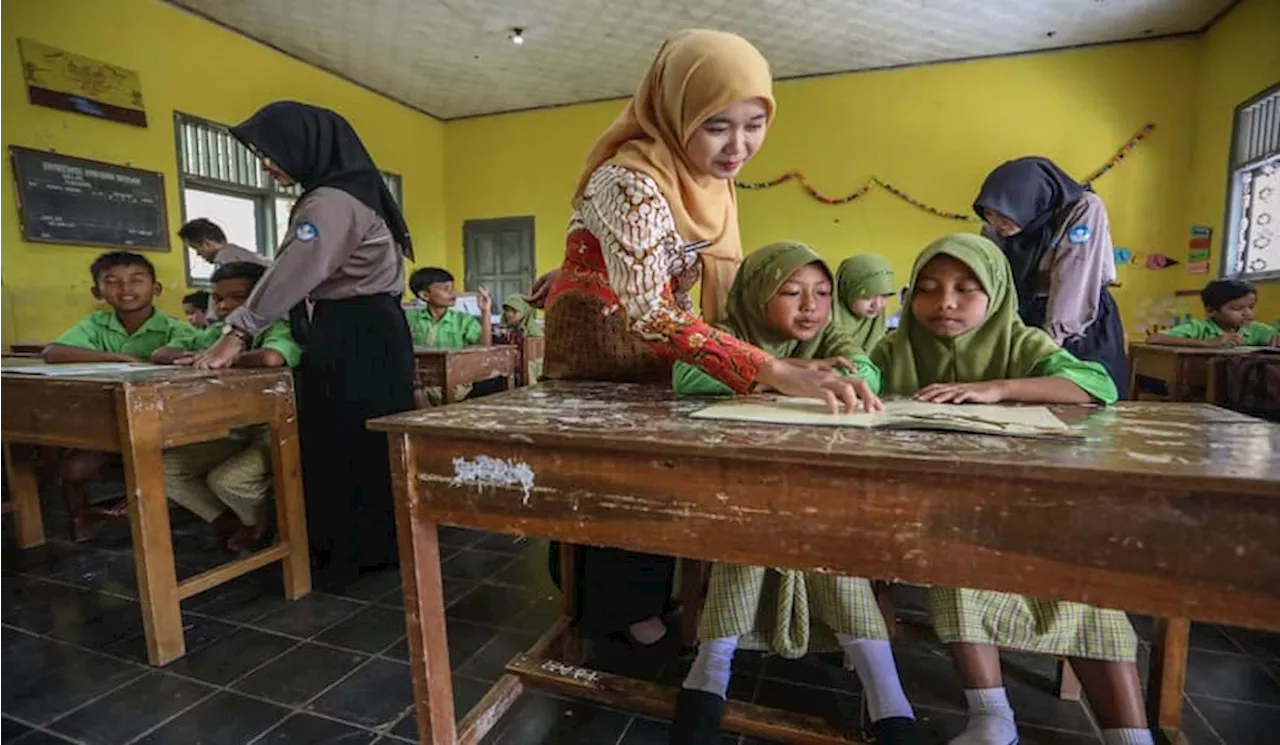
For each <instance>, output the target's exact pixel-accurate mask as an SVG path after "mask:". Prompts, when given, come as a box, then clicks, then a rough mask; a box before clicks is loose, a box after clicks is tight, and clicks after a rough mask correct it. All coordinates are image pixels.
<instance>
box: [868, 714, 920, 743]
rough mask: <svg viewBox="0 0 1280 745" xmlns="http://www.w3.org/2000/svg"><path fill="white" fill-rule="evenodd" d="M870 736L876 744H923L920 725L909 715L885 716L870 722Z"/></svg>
mask: <svg viewBox="0 0 1280 745" xmlns="http://www.w3.org/2000/svg"><path fill="white" fill-rule="evenodd" d="M871 736H872V738H873V739H874V740H875V742H876V743H878V745H924V735H923V734H921V732H920V725H919V724H917V723H916V720H914V719H912V718H910V717H885V718H884V719H881V720H879V721H876V722H872V723H871Z"/></svg>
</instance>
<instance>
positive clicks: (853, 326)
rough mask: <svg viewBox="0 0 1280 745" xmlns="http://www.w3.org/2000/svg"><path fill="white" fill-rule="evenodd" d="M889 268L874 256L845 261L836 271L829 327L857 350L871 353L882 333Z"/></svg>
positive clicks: (888, 294) (890, 288) (890, 294)
mask: <svg viewBox="0 0 1280 745" xmlns="http://www.w3.org/2000/svg"><path fill="white" fill-rule="evenodd" d="M894 291H895V286H894V284H893V267H892V266H891V265H890V264H889V260H888V259H886V258H884V257H883V256H879V255H877V254H863V255H861V256H853V257H850V258H848V259H845V260H844V261H843V262H841V263H840V268H839V269H838V270H837V271H836V298H837V300H838V301H839V302H837V303H835V307H834V308H832V325H833V326H835V327H836V328H838V329H840V330H842V331H844V332H845V333H847V334H849V336H850V338H852V339H853V343H854V344H857V345H858V347H859V348H861V349H865V350H868V351H869V350H871V349H873V348H875V346H876V342H878V341H880V339H881V338H883V337H884V334H885V308H886V307H887V306H888V303H889V300H891V299H892V298H893V293H894Z"/></svg>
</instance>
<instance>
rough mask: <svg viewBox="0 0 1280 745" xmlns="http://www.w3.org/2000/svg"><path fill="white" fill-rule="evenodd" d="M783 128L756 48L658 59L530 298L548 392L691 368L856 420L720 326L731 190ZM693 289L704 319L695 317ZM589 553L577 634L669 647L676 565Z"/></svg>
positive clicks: (684, 44)
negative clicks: (668, 612) (537, 315)
mask: <svg viewBox="0 0 1280 745" xmlns="http://www.w3.org/2000/svg"><path fill="white" fill-rule="evenodd" d="M773 114H774V101H773V79H772V74H771V72H770V70H769V63H768V62H766V61H765V59H764V57H763V56H762V55H761V54H760V52H759V51H757V50H756V48H755V47H753V46H752V45H751V44H750V42H748V41H746V40H745V39H743V38H741V37H739V36H735V35H733V34H727V33H721V32H717V31H682V32H679V33H677V34H675V35H673V36H671V37H669V38H668V39H667V40H666V41H665V42H664V43H663V44H662V47H661V48H660V49H659V50H658V54H657V56H656V57H655V58H654V60H653V63H652V64H651V65H650V67H649V70H648V72H647V73H646V74H645V77H644V79H643V80H642V81H641V83H640V86H639V88H638V89H637V90H636V93H635V95H634V96H632V98H631V100H630V101H629V102H628V103H627V105H626V107H625V108H624V109H623V111H622V113H621V114H620V115H619V116H618V118H617V119H616V120H615V121H614V123H613V124H612V125H610V127H609V128H608V129H606V130H605V132H604V133H603V134H602V135H601V137H600V139H599V140H598V141H597V142H596V144H595V145H594V147H593V148H592V150H591V153H590V155H589V156H588V157H587V162H586V165H585V167H584V168H583V170H582V175H581V177H580V178H579V181H578V185H577V188H576V189H575V191H574V195H573V207H574V212H573V216H572V218H571V221H570V224H569V229H568V236H567V239H566V244H565V258H564V263H563V264H562V265H561V268H560V270H559V271H558V272H556V273H553V275H552V276H551V277H550V278H547V277H544V278H543V279H541V280H539V285H543V286H544V287H539V286H535V291H534V297H535V298H537V296H539V295H540V294H542V293H543V292H545V293H546V296H545V305H546V311H547V312H546V339H547V342H546V355H545V358H544V360H545V361H544V367H543V377H545V378H550V379H566V380H597V381H617V382H641V383H659V384H662V385H666V386H669V385H670V384H671V370H672V366H673V365H674V364H675V362H676V361H683V362H686V363H688V364H690V365H693V366H694V367H697V368H699V369H701V370H702V371H703V372H706V373H707V374H709V375H711V376H712V377H714V378H716V379H717V380H719V381H720V382H722V383H724V384H725V385H727V386H728V387H730V388H731V389H733V390H735V391H738V392H741V393H745V392H748V391H751V390H754V389H756V388H758V387H768V388H772V389H775V390H779V391H782V392H783V393H788V394H791V395H797V396H807V397H812V398H819V399H825V400H826V401H828V403H829V404H830V405H831V406H832V408H833V409H835V408H836V407H837V406H839V405H841V404H843V405H845V406H847V407H848V408H850V409H852V408H854V407H855V406H856V404H857V397H856V395H855V392H854V387H853V384H852V383H850V382H849V380H848V379H846V378H844V377H842V376H840V375H838V374H836V373H834V372H832V371H830V370H822V369H820V366H812V365H810V366H806V365H803V364H801V363H797V362H793V361H787V360H779V359H775V358H773V357H771V356H770V355H768V354H766V353H765V352H763V351H762V350H760V349H759V348H757V347H755V346H753V345H751V344H748V343H746V342H744V341H741V340H739V339H736V338H734V337H733V336H731V335H730V334H728V333H726V332H724V331H721V330H719V329H716V328H715V327H714V326H713V324H715V323H716V322H718V321H721V320H723V316H724V305H725V299H726V297H727V295H728V292H729V287H730V285H731V284H732V283H733V278H734V276H735V275H736V273H737V270H738V265H739V264H740V263H741V261H742V241H741V239H740V237H739V235H738V201H737V195H736V193H735V191H734V185H733V179H734V177H735V176H736V175H737V174H738V172H739V171H740V170H741V169H742V167H743V166H744V165H746V163H747V161H749V160H750V159H751V157H752V156H753V155H755V153H756V151H757V150H758V149H759V148H760V146H761V144H762V143H763V142H764V138H765V133H766V131H767V130H768V128H769V124H770V122H771V121H772V120H773ZM699 282H701V297H700V305H701V317H699V316H698V315H696V314H695V313H694V304H693V302H692V291H693V289H694V287H695V285H697V284H698V283H699ZM548 284H549V289H546V287H545V286H546V285H548ZM582 553H583V559H582V561H581V562H580V564H579V567H578V571H579V582H578V583H577V587H578V588H581V589H580V590H579V592H580V593H581V596H580V597H579V601H580V602H579V608H580V617H579V619H578V627H579V629H580V630H581V631H583V632H585V633H587V634H601V633H620V634H623V635H624V636H626V637H628V638H629V640H630V641H632V642H640V643H641V644H647V643H653V642H655V641H656V640H657V639H658V638H661V636H662V634H663V626H662V625H661V623H660V621H659V619H658V618H657V616H659V615H660V614H661V612H662V609H663V602H664V601H665V600H666V598H667V597H668V593H669V591H670V581H671V574H672V568H673V560H672V559H670V558H668V557H657V556H647V555H643V554H635V553H630V552H623V551H613V550H606V549H584V550H583V552H582Z"/></svg>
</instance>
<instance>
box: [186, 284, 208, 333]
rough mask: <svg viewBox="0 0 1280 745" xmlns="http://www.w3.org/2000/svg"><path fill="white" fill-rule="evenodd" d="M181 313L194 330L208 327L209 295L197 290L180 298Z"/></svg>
mask: <svg viewBox="0 0 1280 745" xmlns="http://www.w3.org/2000/svg"><path fill="white" fill-rule="evenodd" d="M182 313H183V315H185V316H186V317H187V323H189V324H191V327H192V328H194V329H205V328H208V327H209V320H210V319H209V293H207V292H205V291H204V290H197V291H195V292H193V293H191V294H190V295H184V296H183V298H182Z"/></svg>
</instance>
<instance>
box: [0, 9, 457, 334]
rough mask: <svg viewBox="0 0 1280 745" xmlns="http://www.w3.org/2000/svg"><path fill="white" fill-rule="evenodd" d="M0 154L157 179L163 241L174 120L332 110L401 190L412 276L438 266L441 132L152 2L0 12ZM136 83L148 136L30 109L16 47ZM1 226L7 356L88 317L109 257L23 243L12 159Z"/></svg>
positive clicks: (163, 262)
mask: <svg viewBox="0 0 1280 745" xmlns="http://www.w3.org/2000/svg"><path fill="white" fill-rule="evenodd" d="M3 21H4V31H3V40H2V41H0V45H2V46H3V50H2V51H0V54H3V57H2V58H0V59H2V60H3V78H4V82H3V104H4V132H3V137H4V144H5V146H6V147H7V146H9V145H23V146H26V147H31V148H38V149H48V148H53V149H56V150H57V151H59V152H62V153H66V154H68V155H75V156H80V157H86V158H93V159H97V160H103V161H108V162H112V163H122V164H127V165H132V166H136V167H138V168H145V169H149V170H155V171H161V172H163V173H164V174H165V187H166V200H167V202H168V207H169V227H170V229H171V232H173V233H176V231H177V229H178V227H179V225H180V220H181V202H180V195H179V193H178V181H177V155H176V153H175V151H174V133H173V112H174V110H175V109H176V110H178V111H182V112H184V113H188V114H193V115H196V116H200V117H203V118H205V119H210V120H213V121H217V122H223V123H228V124H235V123H237V122H239V121H241V120H243V119H244V118H246V117H247V116H249V115H250V114H252V113H253V112H254V110H256V109H257V108H258V107H259V106H261V105H262V104H265V103H268V102H270V101H273V100H277V99H284V98H288V99H294V100H299V101H305V102H308V103H314V104H317V105H320V106H326V107H329V108H332V109H335V110H337V111H339V112H341V113H342V114H343V115H345V116H346V117H347V118H348V119H349V120H350V121H351V123H352V124H353V125H354V126H355V128H356V130H357V131H359V132H360V135H361V138H362V139H363V140H364V142H365V145H366V146H367V147H368V148H369V151H370V153H372V155H373V157H374V160H375V161H376V162H377V163H378V165H379V166H380V167H382V168H384V169H387V170H390V171H395V172H397V173H399V174H401V175H402V176H403V186H404V202H405V213H406V217H407V218H408V222H409V225H410V228H411V229H412V230H413V232H414V236H415V244H416V247H417V254H418V257H419V258H418V262H419V263H422V264H425V263H434V262H439V261H441V260H443V256H444V250H443V244H444V240H443V239H444V199H443V188H444V180H443V178H444V177H443V173H444V171H443V163H442V160H441V157H440V156H441V149H442V144H443V143H442V140H443V130H444V127H443V124H441V123H440V122H439V121H436V120H435V119H432V118H431V117H428V116H426V115H423V114H420V113H418V112H415V111H413V110H411V109H408V108H406V107H404V106H401V105H399V104H396V103H394V102H392V101H390V100H388V99H386V98H383V97H381V96H378V95H375V94H373V93H370V92H368V91H366V90H364V89H361V88H359V87H358V86H355V85H352V84H350V83H348V82H346V81H343V80H341V79H339V78H337V77H335V76H333V75H330V74H328V73H325V72H323V71H321V70H319V69H317V68H314V67H311V66H309V65H306V64H304V63H302V62H299V61H297V60H294V59H292V58H289V57H287V56H285V55H283V54H280V53H278V52H275V51H273V50H271V49H269V48H267V47H265V46H263V45H261V44H258V43H257V42H254V41H251V40H249V39H247V38H245V37H243V36H240V35H238V34H235V33H232V32H230V31H227V30H225V29H223V28H221V27H219V26H217V25H214V24H212V23H209V22H208V21H205V20H203V19H201V18H198V17H196V16H192V15H189V14H187V13H185V12H183V11H181V10H178V9H176V8H174V7H172V6H170V5H166V4H164V3H161V2H159V0H111V2H83V1H82V0H12V1H11V2H5V3H4V4H3ZM24 36H25V37H30V38H32V39H35V40H37V41H41V42H44V43H45V44H49V45H52V46H55V47H58V48H61V49H66V50H68V51H71V52H75V53H77V54H81V55H84V56H87V57H92V58H95V59H99V60H102V61H104V62H110V63H112V64H115V65H119V66H121V67H126V68H129V69H132V70H135V71H137V72H139V73H140V75H141V79H142V87H143V96H144V98H145V101H146V107H147V119H148V122H149V126H148V127H147V128H145V129H143V128H138V127H133V126H130V125H125V124H116V123H113V122H107V121H100V120H97V119H94V118H92V117H88V116H81V115H77V114H70V113H65V112H62V111H55V110H53V109H48V108H43V107H39V106H32V105H31V104H29V103H28V102H27V94H26V88H25V85H24V83H23V79H22V72H21V63H20V59H19V55H18V42H17V39H18V37H24ZM3 160H4V174H3V179H4V188H5V193H6V195H7V197H8V198H7V200H6V203H5V205H4V209H3V213H0V215H2V216H0V221H2V222H3V227H2V230H3V232H2V233H0V240H2V241H3V244H2V246H3V249H2V250H3V254H2V255H0V266H2V268H3V278H2V281H3V310H2V312H0V314H2V316H3V327H4V342H5V343H6V344H7V343H10V342H12V341H47V340H48V339H50V338H52V337H53V336H55V335H56V334H58V333H59V332H61V331H62V330H63V329H65V328H66V327H68V326H70V325H71V324H72V323H74V322H75V321H76V320H78V319H79V318H81V317H82V316H84V315H85V313H86V312H88V311H89V310H91V309H93V308H94V307H95V305H94V301H93V299H92V297H91V296H90V294H89V287H90V279H89V273H88V266H89V263H90V262H91V261H92V260H93V258H94V257H95V256H97V254H98V253H100V252H101V251H102V250H103V249H101V248H93V247H82V246H62V245H50V244H29V243H26V242H24V241H23V240H22V238H21V229H20V226H19V224H18V219H17V210H16V208H15V201H14V197H13V178H12V175H11V174H10V166H9V159H8V157H7V155H6V157H5V158H4V159H3ZM172 240H173V243H174V245H173V248H172V249H171V250H170V251H169V252H168V253H161V252H147V255H148V256H149V257H150V258H151V260H152V261H153V262H154V263H155V264H156V268H157V270H158V272H159V275H160V278H161V281H162V282H164V283H165V284H166V285H167V286H168V290H167V292H165V294H164V295H163V297H162V298H161V300H160V306H161V307H162V308H163V309H164V310H166V311H169V312H172V313H177V312H179V311H180V298H181V296H182V294H184V293H183V278H184V276H185V275H184V264H183V254H182V250H181V245H180V244H179V243H178V240H177V237H176V235H175V236H174V237H173V239H172Z"/></svg>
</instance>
